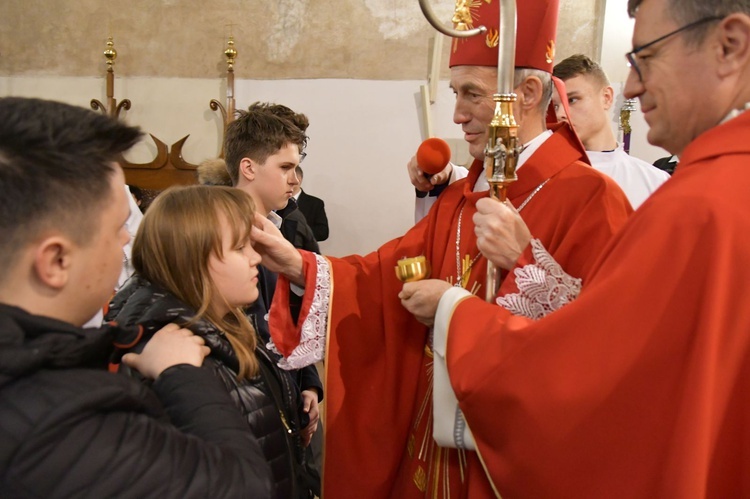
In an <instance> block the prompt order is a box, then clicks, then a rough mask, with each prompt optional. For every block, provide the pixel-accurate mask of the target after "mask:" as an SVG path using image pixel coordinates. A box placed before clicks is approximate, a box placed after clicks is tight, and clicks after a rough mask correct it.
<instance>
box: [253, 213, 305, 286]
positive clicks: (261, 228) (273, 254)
mask: <svg viewBox="0 0 750 499" xmlns="http://www.w3.org/2000/svg"><path fill="white" fill-rule="evenodd" d="M250 237H251V239H252V241H253V248H255V250H256V251H257V252H258V253H260V256H261V258H262V261H261V263H262V264H263V266H264V267H266V268H267V269H268V270H270V271H271V272H276V273H277V274H283V275H285V276H286V277H287V278H288V279H289V280H290V281H291V282H293V283H295V284H297V285H300V286H303V285H304V284H305V276H304V274H303V268H302V255H300V254H299V251H297V248H295V247H294V246H293V245H292V243H290V242H289V241H287V240H286V239H284V236H282V235H281V232H279V229H277V228H276V226H275V225H274V224H273V223H272V222H271V221H270V220H268V219H267V218H266V217H264V216H263V215H261V214H259V213H256V214H255V224H254V226H253V229H252V232H251V233H250Z"/></svg>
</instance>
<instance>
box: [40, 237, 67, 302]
mask: <svg viewBox="0 0 750 499" xmlns="http://www.w3.org/2000/svg"><path fill="white" fill-rule="evenodd" d="M72 249H73V244H72V242H71V241H70V240H69V239H67V238H65V237H62V236H51V237H48V238H46V239H44V240H43V241H42V242H41V244H39V245H38V246H37V249H36V252H35V254H34V272H35V273H36V277H37V279H39V281H40V282H41V283H42V284H43V285H45V286H47V287H49V288H52V289H54V290H58V291H59V290H61V289H62V288H64V287H65V285H66V284H67V283H68V280H69V279H70V267H71V263H72V255H71V253H72Z"/></svg>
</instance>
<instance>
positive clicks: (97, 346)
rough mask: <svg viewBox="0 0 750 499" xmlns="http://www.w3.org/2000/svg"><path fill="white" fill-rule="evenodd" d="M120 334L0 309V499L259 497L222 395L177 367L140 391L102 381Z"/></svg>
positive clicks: (261, 481) (240, 427) (265, 482)
mask: <svg viewBox="0 0 750 499" xmlns="http://www.w3.org/2000/svg"><path fill="white" fill-rule="evenodd" d="M122 332H123V331H122V330H121V329H120V328H113V327H106V328H102V329H101V330H94V329H90V330H83V329H80V328H77V327H74V326H71V325H70V324H67V323H64V322H60V321H57V320H54V319H50V318H46V317H40V316H35V315H31V314H28V313H26V312H24V311H23V310H21V309H18V308H15V307H10V306H7V305H2V304H0V496H2V497H138V498H140V497H159V498H162V497H175V498H182V497H195V498H204V497H268V494H269V490H270V474H271V473H270V470H269V467H268V465H267V464H266V462H265V459H264V458H263V455H262V452H261V449H260V446H259V445H258V442H257V441H256V439H255V438H253V436H252V435H251V434H250V433H249V432H248V431H247V424H246V422H245V421H244V420H243V418H242V417H241V416H240V415H239V414H238V413H237V411H236V410H235V408H234V404H233V402H232V400H231V398H230V397H229V396H228V395H227V393H226V391H225V390H224V389H223V386H222V384H221V383H220V382H219V381H218V380H217V379H216V378H215V377H214V376H211V375H210V374H209V373H207V372H206V371H205V370H202V369H199V368H195V367H192V366H188V365H179V366H174V367H172V368H169V369H167V370H166V371H164V372H163V373H162V374H161V375H160V376H159V378H158V379H157V380H156V381H155V382H154V383H153V384H152V386H151V387H150V388H149V387H147V386H145V385H144V384H142V383H138V382H136V381H134V380H133V379H130V378H128V377H126V376H121V375H117V374H112V373H108V372H106V370H105V368H106V365H107V361H108V358H109V355H110V353H111V351H112V341H113V339H114V336H115V335H116V334H118V335H119V334H120V333H122ZM170 420H171V423H170Z"/></svg>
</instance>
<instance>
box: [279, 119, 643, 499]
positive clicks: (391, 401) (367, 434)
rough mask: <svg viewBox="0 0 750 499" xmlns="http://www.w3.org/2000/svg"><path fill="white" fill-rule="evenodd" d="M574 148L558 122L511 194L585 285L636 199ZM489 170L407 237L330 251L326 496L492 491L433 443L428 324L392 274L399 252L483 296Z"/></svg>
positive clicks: (536, 233)
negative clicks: (483, 181) (479, 228)
mask: <svg viewBox="0 0 750 499" xmlns="http://www.w3.org/2000/svg"><path fill="white" fill-rule="evenodd" d="M576 144H578V140H577V138H576V137H575V136H574V135H573V133H572V131H571V130H570V128H569V127H568V126H567V125H562V126H560V127H558V128H557V129H556V131H555V133H554V134H553V135H552V136H551V137H549V138H548V139H547V140H546V141H545V142H544V143H543V144H542V146H541V147H540V148H539V149H538V150H537V151H536V152H535V153H534V154H533V155H532V156H531V157H530V158H529V159H528V161H527V162H526V163H525V164H524V165H523V166H522V167H521V168H520V169H519V171H518V176H519V180H518V181H517V182H516V183H514V184H513V185H511V187H510V189H509V191H508V198H509V199H510V200H511V202H512V203H513V204H514V205H515V206H516V207H519V206H520V205H521V204H522V203H523V202H524V201H526V200H528V203H527V205H526V206H525V207H524V208H523V210H522V211H521V216H522V217H523V218H524V220H525V221H526V223H527V224H528V226H529V228H530V230H531V234H532V236H533V237H535V238H538V239H540V240H541V241H542V243H543V244H544V245H545V247H546V248H547V250H548V251H549V252H550V253H551V254H552V255H553V256H554V257H555V258H556V259H557V261H558V262H559V263H560V264H561V265H562V266H563V268H565V269H566V270H567V272H568V273H570V274H572V275H574V276H576V277H582V278H583V279H584V282H585V280H586V277H587V275H588V273H589V271H590V269H591V267H592V264H593V263H594V259H595V257H596V256H598V255H599V253H600V252H601V251H602V249H603V248H604V246H605V244H606V243H607V241H608V240H609V239H610V237H611V236H612V234H614V232H615V231H616V230H617V229H619V227H621V226H622V225H623V224H624V222H625V220H626V218H627V216H628V215H629V213H630V205H629V204H628V202H627V200H626V198H625V196H624V194H623V193H622V191H621V190H620V189H619V187H617V185H616V184H615V183H614V182H613V181H612V180H611V179H609V178H607V177H605V176H604V175H602V174H600V173H599V172H597V171H595V170H594V169H593V168H591V167H590V166H588V165H586V164H584V163H582V162H581V160H582V159H585V153H584V152H583V151H582V150H581V149H580V147H578V146H576ZM480 174H483V172H482V164H481V162H478V161H477V162H475V163H474V165H473V166H472V169H471V172H470V175H469V177H468V178H467V179H464V180H461V181H458V182H456V183H455V184H453V185H451V186H450V187H449V188H448V189H446V191H445V192H444V193H443V194H442V195H441V196H440V198H439V199H438V202H437V203H436V205H435V206H434V207H433V208H432V210H431V211H430V214H429V216H428V217H427V218H425V219H423V220H422V221H421V222H420V223H419V224H417V225H416V226H415V227H413V228H412V229H411V230H410V231H409V232H407V233H406V235H404V236H403V237H401V238H399V239H396V240H393V241H391V242H389V243H387V244H385V245H384V246H382V247H381V248H380V249H378V250H377V251H375V252H373V253H371V254H369V255H367V256H364V257H360V256H352V257H347V258H341V259H336V258H330V259H329V262H330V265H331V270H332V291H331V299H330V303H329V304H328V305H329V314H330V315H329V317H330V321H329V332H328V338H327V351H326V359H325V363H326V379H325V383H326V442H325V454H324V475H323V492H324V496H325V498H326V499H332V498H333V499H335V498H351V497H357V498H372V499H382V498H386V497H398V498H411V497H415V498H416V497H472V498H476V497H488V496H492V495H494V494H493V492H492V490H491V487H490V483H489V481H488V480H487V478H486V475H485V473H484V471H483V469H482V466H481V464H480V462H479V460H478V459H477V456H476V453H474V452H466V453H462V454H461V455H459V453H458V451H457V450H456V449H450V450H449V449H443V448H439V447H437V445H435V444H434V441H433V439H432V435H431V432H432V397H431V393H432V368H431V366H432V352H431V350H430V348H429V346H428V329H427V328H426V327H425V326H423V325H421V324H419V323H418V322H417V321H416V320H415V319H414V317H413V316H412V315H411V314H410V313H408V312H407V311H406V310H405V309H404V308H403V307H402V306H401V303H400V301H399V299H398V296H397V295H398V293H399V291H400V290H401V288H402V283H401V282H400V281H398V280H397V279H396V275H395V272H394V267H395V266H396V262H397V261H398V260H399V259H401V258H404V257H413V256H417V255H426V256H427V258H428V260H429V261H430V262H431V264H432V277H433V278H439V279H448V280H449V281H451V282H456V281H457V276H460V275H462V274H463V275H464V276H465V278H466V279H465V281H466V282H465V287H466V288H467V289H473V290H474V291H475V292H477V293H479V294H480V295H483V293H484V290H483V286H484V279H485V272H486V261H485V259H484V258H479V259H478V260H476V262H475V263H474V264H473V265H471V266H470V267H469V265H468V262H471V261H473V260H474V258H475V256H476V255H477V254H478V250H477V248H476V238H475V235H474V225H473V223H472V216H473V215H474V213H475V212H476V208H475V203H476V201H477V200H478V199H479V198H482V197H485V196H487V192H486V191H485V192H478V193H474V192H472V187H473V185H474V183H475V181H476V179H477V178H478V176H479V175H480ZM545 181H546V184H544V183H545ZM542 184H544V185H543V187H542V188H541V189H540V190H538V191H537V192H536V194H534V195H533V197H531V196H532V194H533V193H534V191H536V190H537V188H538V187H539V186H540V185H542ZM459 223H460V226H461V229H460V239H459V241H458V251H457V248H456V240H457V234H458V232H459V229H458V227H459ZM457 260H458V263H457ZM464 261H466V262H467V263H463V262H464ZM457 266H459V267H463V268H462V269H460V270H458V269H457ZM314 274H315V272H314V269H313V271H308V272H307V273H306V279H307V289H314V283H315V275H314ZM285 285H286V284H285V283H284V282H283V280H280V282H279V289H278V291H277V293H276V296H275V300H276V301H277V303H275V304H274V306H275V307H276V310H275V313H279V311H280V310H287V309H288V305H287V304H284V303H280V301H281V299H282V297H283V296H284V294H287V295H288V293H283V292H280V291H282V288H281V286H285ZM307 301H308V302H309V299H308V300H307ZM308 305H309V303H308ZM303 306H305V304H303ZM494 307H497V305H494ZM306 313H307V312H306V311H303V317H304V316H305V315H306ZM282 324H289V322H288V321H282V322H281V323H280V322H279V321H275V320H274V316H273V315H272V318H271V328H272V335H273V337H274V341H275V342H276V344H277V345H287V346H288V345H289V344H290V343H291V344H293V343H294V342H295V341H298V338H299V331H295V330H293V328H283V327H281V326H282ZM280 349H281V350H282V352H284V350H285V348H284V347H282V346H280ZM286 350H287V351H286V352H285V353H288V348H287V349H286ZM488 410H489V409H488Z"/></svg>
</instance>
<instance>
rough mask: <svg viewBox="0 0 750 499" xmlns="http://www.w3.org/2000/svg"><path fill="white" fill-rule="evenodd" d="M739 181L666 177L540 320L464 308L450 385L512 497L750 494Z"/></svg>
mask: <svg viewBox="0 0 750 499" xmlns="http://www.w3.org/2000/svg"><path fill="white" fill-rule="evenodd" d="M745 157H747V156H745ZM739 163H740V161H737V164H738V165H739ZM744 166H746V165H744ZM702 168H706V167H705V166H704V167H702ZM729 171H730V172H731V173H729V172H727V173H726V174H725V175H723V178H724V179H725V181H724V182H723V183H722V182H720V181H719V180H718V179H717V180H713V179H712V178H711V176H710V175H706V174H704V173H703V172H702V171H701V169H700V168H696V169H694V170H691V171H685V172H684V174H683V176H682V177H679V176H676V177H675V178H674V179H673V180H671V181H669V182H667V184H665V185H664V186H663V187H662V189H661V190H660V192H658V193H657V194H656V195H655V196H654V197H652V198H650V199H649V200H647V201H646V203H644V205H642V207H641V209H640V210H639V211H638V212H636V213H635V214H634V215H633V216H632V217H631V219H630V221H629V222H628V224H627V225H626V226H625V228H624V230H622V231H621V232H620V233H619V234H618V235H617V236H616V237H615V238H614V240H613V241H612V243H611V244H610V245H609V246H608V248H607V249H606V250H605V251H604V255H603V256H602V259H600V260H599V263H598V265H596V266H595V269H594V270H593V272H592V274H591V278H590V279H589V281H588V283H586V282H584V288H583V291H582V293H581V295H580V297H579V298H578V300H577V301H575V302H573V303H571V304H570V305H568V306H566V307H564V308H562V309H561V310H559V311H558V312H555V313H553V314H551V315H550V316H548V317H546V318H544V319H542V320H539V321H536V322H534V321H530V320H528V319H525V318H521V317H513V316H510V314H509V313H508V312H507V311H505V310H502V309H500V308H498V307H497V306H494V305H491V304H487V303H484V302H483V301H482V300H479V299H475V298H469V299H466V300H463V301H462V302H461V303H460V304H459V305H458V306H457V307H456V309H455V311H454V313H453V316H452V318H451V322H450V327H449V336H448V348H447V363H448V370H449V374H450V378H451V384H452V386H453V388H454V390H455V392H456V395H457V398H458V400H459V404H460V406H461V408H462V410H463V412H464V414H465V417H466V420H467V423H468V426H469V428H470V429H471V431H472V434H473V436H474V438H475V440H476V442H477V445H478V448H479V452H480V455H481V456H482V458H483V462H484V464H485V466H486V469H487V471H488V473H489V475H490V477H491V479H492V481H493V483H494V484H495V485H496V486H497V488H498V489H499V491H500V493H501V494H502V495H503V496H504V497H505V496H506V495H507V497H552V496H555V497H607V498H620V497H622V498H632V497H680V498H685V497H696V498H698V497H739V496H747V495H748V494H750V478H749V477H750V474H748V473H747V469H748V465H750V461H748V458H747V457H746V456H747V455H748V449H750V432H748V430H747V428H750V402H748V397H747V393H749V391H750V355H748V352H750V334H749V332H750V308H748V307H746V306H744V305H740V306H736V305H739V304H746V303H750V286H748V285H747V283H748V282H750V266H748V265H739V266H738V265H736V264H737V262H741V261H743V260H744V261H746V260H747V255H748V254H750V240H749V239H748V234H750V216H749V215H748V214H747V210H746V209H745V210H744V213H743V214H742V215H739V216H738V214H737V211H736V210H737V207H738V206H741V205H742V204H743V203H746V200H747V192H748V190H749V189H750V175H749V174H748V173H747V169H746V168H744V170H741V169H737V168H735V169H733V170H729ZM730 178H731V180H730V181H729V182H727V181H726V180H727V179H730ZM713 183H716V184H717V185H712V184H713ZM741 456H745V457H744V458H743V457H741ZM743 467H744V470H742V469H741V468H743Z"/></svg>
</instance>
